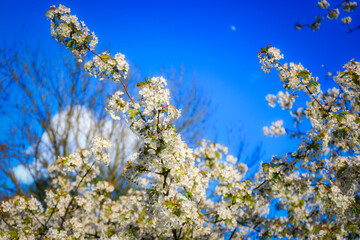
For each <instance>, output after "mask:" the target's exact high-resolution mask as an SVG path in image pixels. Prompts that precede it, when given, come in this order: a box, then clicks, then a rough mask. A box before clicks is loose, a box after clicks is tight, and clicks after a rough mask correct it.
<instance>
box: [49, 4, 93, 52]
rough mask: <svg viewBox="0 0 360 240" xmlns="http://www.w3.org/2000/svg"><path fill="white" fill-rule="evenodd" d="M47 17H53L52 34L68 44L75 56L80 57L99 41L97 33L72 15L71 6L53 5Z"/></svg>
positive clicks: (61, 42) (59, 41)
mask: <svg viewBox="0 0 360 240" xmlns="http://www.w3.org/2000/svg"><path fill="white" fill-rule="evenodd" d="M46 17H47V18H48V19H51V22H50V26H51V35H52V36H53V37H54V38H55V39H56V41H58V43H59V44H64V45H66V48H68V49H70V50H71V51H72V53H73V54H74V56H75V57H77V58H79V59H80V58H81V57H82V56H84V55H85V54H86V52H87V51H88V50H90V51H92V50H94V49H95V47H96V45H97V43H98V38H97V37H96V35H95V33H94V32H92V33H90V30H89V29H88V28H87V27H86V25H85V23H84V22H83V21H80V22H79V20H78V18H77V17H76V16H75V15H70V8H67V7H65V6H64V5H61V4H60V5H59V6H58V7H57V8H56V7H55V6H51V7H50V10H49V11H47V12H46Z"/></svg>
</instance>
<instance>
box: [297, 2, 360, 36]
mask: <svg viewBox="0 0 360 240" xmlns="http://www.w3.org/2000/svg"><path fill="white" fill-rule="evenodd" d="M357 5H358V3H357V1H349V0H344V1H342V2H340V3H339V4H338V5H336V6H335V7H330V3H329V2H328V1H327V0H320V1H319V2H318V7H319V8H320V9H324V10H326V13H325V14H323V15H321V16H316V17H315V21H314V22H312V23H309V24H301V23H297V24H296V25H295V28H296V29H298V30H301V29H303V28H304V27H309V28H310V29H311V30H313V31H316V30H319V28H320V25H321V23H322V22H323V20H324V18H325V17H326V18H328V19H330V20H336V19H338V17H339V15H340V10H339V9H342V11H343V12H344V13H350V12H353V11H355V10H356V9H357ZM341 22H342V23H343V24H345V25H347V27H348V29H349V31H348V33H351V32H353V31H355V30H358V29H360V25H359V26H357V27H355V28H353V27H351V26H350V23H351V22H352V18H351V16H346V17H343V18H342V19H341Z"/></svg>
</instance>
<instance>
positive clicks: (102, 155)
mask: <svg viewBox="0 0 360 240" xmlns="http://www.w3.org/2000/svg"><path fill="white" fill-rule="evenodd" d="M46 15H47V17H48V18H49V19H50V20H51V29H52V31H51V32H52V36H53V37H54V38H55V39H56V40H57V41H58V42H59V43H60V44H63V45H65V46H66V47H67V48H68V49H70V50H71V51H72V52H73V54H74V56H75V57H77V58H78V59H79V60H81V57H82V56H84V55H85V54H87V53H88V52H91V53H92V54H93V55H94V56H93V59H92V60H91V61H89V62H87V63H85V64H84V68H85V69H86V71H88V73H89V74H92V75H94V76H96V77H99V78H102V79H110V80H113V81H114V82H115V83H118V82H120V84H121V85H122V86H123V91H117V92H115V93H114V94H113V95H112V96H111V97H110V98H109V99H108V105H107V107H106V110H107V112H108V113H109V114H110V115H111V116H112V117H113V118H114V119H119V118H120V117H122V118H124V119H126V121H128V122H129V124H130V126H131V129H132V131H133V133H134V134H136V136H138V138H139V139H140V140H141V143H142V144H141V146H140V148H139V149H138V151H137V152H135V153H134V154H133V155H132V156H131V159H130V160H129V161H128V162H127V166H126V167H125V169H124V171H123V175H124V177H127V178H128V179H130V180H131V181H133V182H134V184H136V187H134V188H133V189H131V190H130V191H129V193H128V194H127V195H124V196H120V197H117V198H114V197H113V195H112V192H113V191H114V186H113V185H112V184H111V183H108V182H106V181H101V180H99V178H98V174H99V164H109V154H108V153H107V152H108V150H109V149H110V147H111V143H110V142H109V141H108V140H106V139H102V138H99V137H95V138H94V139H93V141H92V146H91V147H90V149H89V150H87V149H78V150H76V151H75V152H74V153H72V154H70V155H69V156H65V157H59V158H58V159H57V161H56V163H55V164H53V165H50V166H49V173H50V176H51V188H49V189H46V199H45V203H44V204H41V203H40V202H39V201H38V200H37V199H36V198H34V197H33V196H28V197H25V196H17V197H14V198H13V199H11V200H9V201H4V202H1V205H0V217H1V223H0V229H1V233H0V236H1V237H2V238H3V239H220V238H224V237H226V238H228V239H244V238H246V237H262V238H272V237H286V238H301V239H317V238H335V237H337V238H345V237H348V238H357V237H359V234H360V233H359V231H360V230H359V227H358V226H359V221H358V219H359V214H360V209H359V196H358V192H359V190H358V188H359V180H358V179H357V176H358V175H359V174H358V171H359V163H358V162H359V158H358V155H357V154H358V149H359V135H358V134H359V129H358V127H359V123H360V119H359V116H358V112H359V103H360V99H359V94H358V92H359V90H360V89H359V86H360V81H359V75H360V64H359V63H358V62H355V61H353V60H352V61H351V62H350V63H348V64H346V65H345V71H343V72H339V73H338V75H337V77H336V78H335V81H336V83H337V84H338V86H339V88H333V89H330V90H328V91H327V92H323V91H322V90H321V89H320V84H319V82H318V79H317V78H315V77H313V76H312V75H311V73H310V72H309V71H308V70H306V69H305V68H304V67H303V66H302V65H301V64H294V63H290V64H287V63H285V64H282V63H281V62H280V59H281V58H283V56H282V54H281V53H280V51H279V50H278V49H276V48H273V47H270V46H268V47H266V48H263V49H262V51H261V52H260V53H259V58H260V62H261V63H262V68H263V70H264V71H265V72H268V71H270V69H271V68H276V69H277V70H278V71H279V72H280V79H281V80H282V81H283V82H284V92H279V93H278V95H277V96H275V95H268V96H267V100H268V102H269V104H270V105H271V106H274V105H275V102H276V101H277V102H279V104H280V105H281V107H282V108H283V109H286V110H290V109H292V106H293V103H294V101H295V97H296V95H297V94H298V93H300V92H304V93H305V94H306V95H307V96H308V97H309V101H308V102H307V104H306V107H304V108H299V109H297V110H296V111H295V112H294V113H293V112H291V115H292V116H293V117H294V118H295V119H296V121H295V123H296V124H301V122H302V120H303V118H305V117H306V118H307V119H309V121H310V122H311V128H310V130H309V131H308V132H307V133H306V134H303V133H301V132H294V133H292V134H294V136H297V137H299V138H301V143H300V144H299V148H298V150H297V151H294V152H292V153H289V154H286V155H285V156H280V157H274V158H273V159H272V160H271V161H270V162H268V163H263V164H262V166H261V168H260V171H259V172H258V173H257V174H256V176H255V178H254V179H248V180H247V179H243V176H244V174H245V172H246V170H247V167H246V165H244V164H241V163H239V161H238V160H237V159H236V158H235V157H233V156H231V155H229V154H227V148H226V147H224V146H221V145H219V144H213V143H210V142H208V141H205V140H204V141H202V142H201V143H200V144H199V147H198V148H197V149H195V150H193V149H191V148H189V147H188V146H187V144H186V143H185V142H184V141H183V140H182V138H181V136H180V134H178V133H177V130H176V126H175V124H174V122H175V121H176V119H178V118H179V117H180V115H181V111H180V110H178V109H176V108H175V107H174V106H172V105H170V94H169V90H167V89H166V88H165V86H166V80H165V79H164V78H163V77H153V78H147V79H145V81H143V82H139V83H138V84H137V87H138V89H139V98H138V100H135V99H134V98H133V97H132V96H131V94H130V93H129V91H128V89H127V86H126V85H125V84H124V79H125V78H126V75H127V72H128V70H129V66H128V64H127V62H126V60H125V57H124V55H122V54H120V53H118V54H115V55H111V54H109V53H107V52H103V53H101V54H98V53H96V52H95V46H96V44H97V38H96V35H95V34H94V33H90V32H89V30H88V28H87V27H86V26H85V23H84V22H79V21H78V19H77V18H76V16H74V15H70V9H68V8H66V7H64V6H63V5H59V7H57V8H56V7H54V6H53V7H51V8H50V10H49V11H48V12H47V14H46ZM290 91H291V94H290ZM282 123H283V122H282V121H278V122H276V123H274V126H272V127H270V128H265V129H264V133H265V134H269V135H282V134H285V133H286V132H287V131H286V130H285V129H284V128H283V127H282ZM271 203H276V205H277V207H278V208H279V209H282V210H284V211H283V212H284V214H283V216H281V217H279V216H278V217H274V218H270V217H269V216H268V213H269V210H270V204H271Z"/></svg>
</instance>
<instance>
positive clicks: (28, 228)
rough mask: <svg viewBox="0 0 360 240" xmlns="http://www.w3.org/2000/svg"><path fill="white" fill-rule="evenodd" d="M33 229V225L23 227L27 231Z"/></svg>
mask: <svg viewBox="0 0 360 240" xmlns="http://www.w3.org/2000/svg"><path fill="white" fill-rule="evenodd" d="M30 229H31V227H29V226H26V227H23V229H22V230H23V232H25V231H27V230H30Z"/></svg>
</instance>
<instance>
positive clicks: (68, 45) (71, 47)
mask: <svg viewBox="0 0 360 240" xmlns="http://www.w3.org/2000/svg"><path fill="white" fill-rule="evenodd" d="M74 43H75V40H70V41H69V42H68V43H67V44H66V47H67V48H69V49H73V48H74Z"/></svg>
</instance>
